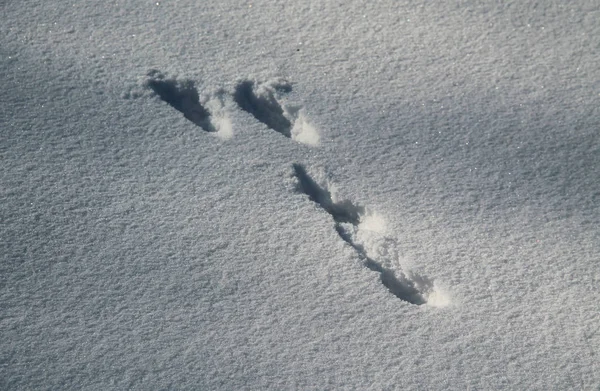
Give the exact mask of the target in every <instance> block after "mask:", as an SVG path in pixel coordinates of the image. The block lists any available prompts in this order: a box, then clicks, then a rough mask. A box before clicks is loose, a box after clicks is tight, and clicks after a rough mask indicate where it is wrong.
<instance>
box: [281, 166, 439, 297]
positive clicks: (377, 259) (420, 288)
mask: <svg viewBox="0 0 600 391" xmlns="http://www.w3.org/2000/svg"><path fill="white" fill-rule="evenodd" d="M292 167H293V170H294V177H295V178H296V189H297V191H299V192H301V193H304V194H306V195H308V198H309V199H310V200H311V201H313V202H314V203H316V204H317V205H318V206H319V207H321V208H322V209H324V210H325V211H326V212H327V213H329V214H330V215H331V217H332V218H333V221H334V223H335V229H336V231H337V233H338V235H339V236H340V238H342V240H344V241H345V242H346V243H348V244H349V245H350V246H351V247H352V248H353V249H354V250H355V251H356V253H357V254H358V256H359V257H360V259H362V261H363V264H364V265H365V266H366V267H367V269H369V270H372V271H374V272H377V273H379V277H380V280H381V283H382V284H383V285H384V286H385V287H386V288H387V289H388V290H389V291H390V292H391V293H392V294H393V295H395V296H396V297H398V298H399V299H401V300H404V301H406V302H408V303H411V304H416V305H421V304H426V303H427V304H429V305H432V306H445V305H447V304H448V298H447V297H446V296H445V295H444V294H443V293H442V292H440V291H439V290H438V289H436V288H435V287H434V283H433V280H431V279H429V278H427V277H425V276H421V275H419V274H417V273H414V272H412V271H405V270H403V268H402V267H401V265H400V264H399V259H400V255H399V250H398V247H399V245H398V243H397V241H396V240H395V239H394V238H392V237H390V236H387V235H386V234H385V221H384V220H383V219H382V218H381V217H380V216H377V215H374V214H369V213H367V212H366V210H365V208H364V207H362V206H360V205H356V204H354V203H353V202H351V201H349V200H336V199H335V196H334V194H332V192H331V191H330V190H329V189H328V186H327V185H321V184H319V183H318V182H317V181H316V180H314V179H313V178H312V177H311V176H310V175H309V174H308V172H307V170H306V168H304V166H302V165H300V164H294V165H293V166H292Z"/></svg>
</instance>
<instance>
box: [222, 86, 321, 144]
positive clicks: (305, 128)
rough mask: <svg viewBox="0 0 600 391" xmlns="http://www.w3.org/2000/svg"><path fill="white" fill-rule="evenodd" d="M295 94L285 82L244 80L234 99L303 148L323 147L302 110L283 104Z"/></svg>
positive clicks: (271, 127)
mask: <svg viewBox="0 0 600 391" xmlns="http://www.w3.org/2000/svg"><path fill="white" fill-rule="evenodd" d="M291 91H292V85H291V84H290V83H289V82H287V81H285V80H283V79H273V80H269V81H266V82H258V81H255V80H242V81H240V82H239V83H238V84H237V85H236V86H235V91H234V93H233V99H234V100H235V102H236V103H237V104H238V106H239V107H240V108H241V109H242V110H244V111H246V112H247V113H249V114H251V115H252V116H254V118H256V119H257V120H259V121H260V122H262V123H263V124H265V125H266V126H268V127H269V128H270V129H272V130H274V131H276V132H278V133H281V134H282V135H284V136H285V137H287V138H291V139H292V140H294V141H297V142H300V143H303V144H308V145H312V146H316V145H319V138H320V137H319V133H318V132H317V130H316V129H315V128H314V127H313V126H312V125H310V124H309V123H308V121H307V119H306V116H305V114H304V112H303V109H302V106H292V105H284V104H282V100H283V97H284V96H285V95H286V94H287V93H289V92H291Z"/></svg>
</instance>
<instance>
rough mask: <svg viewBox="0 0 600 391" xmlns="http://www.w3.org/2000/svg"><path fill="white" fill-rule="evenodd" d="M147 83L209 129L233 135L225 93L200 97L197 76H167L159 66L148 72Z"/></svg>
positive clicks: (201, 125)
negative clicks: (192, 77)
mask: <svg viewBox="0 0 600 391" xmlns="http://www.w3.org/2000/svg"><path fill="white" fill-rule="evenodd" d="M147 76H148V77H147V79H146V81H145V83H144V85H145V86H146V87H147V88H150V89H152V90H153V91H154V92H155V93H156V94H157V95H158V97H159V98H160V99H162V100H163V101H165V102H166V103H168V104H169V105H170V106H171V107H173V108H174V109H175V110H177V111H179V112H181V113H182V114H183V116H184V117H185V118H186V119H187V120H189V121H190V122H192V123H194V124H195V125H197V126H199V127H200V128H202V129H203V130H204V131H206V132H211V133H212V132H214V133H217V134H218V135H219V136H221V137H223V138H230V137H231V136H232V126H231V121H230V120H229V118H228V117H227V115H226V113H225V99H224V98H225V93H224V92H223V91H217V92H216V93H214V94H212V95H206V96H204V97H203V99H202V100H201V99H200V95H199V94H198V91H197V89H196V86H195V83H194V81H193V80H189V79H183V80H178V79H176V78H167V77H166V76H165V75H164V74H162V73H161V72H159V71H157V70H152V71H150V72H149V73H148V75H147Z"/></svg>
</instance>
